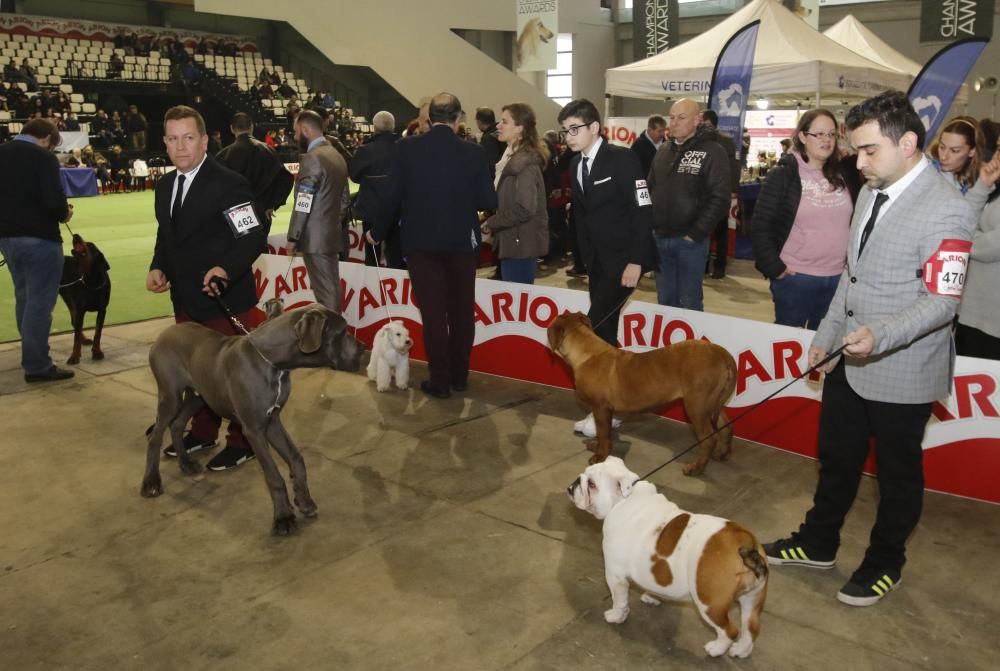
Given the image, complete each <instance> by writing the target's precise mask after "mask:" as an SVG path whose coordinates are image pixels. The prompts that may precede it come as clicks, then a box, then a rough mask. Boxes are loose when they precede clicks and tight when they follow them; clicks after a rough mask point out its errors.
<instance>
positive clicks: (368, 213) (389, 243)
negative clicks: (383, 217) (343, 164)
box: [350, 110, 403, 268]
mask: <svg viewBox="0 0 1000 671" xmlns="http://www.w3.org/2000/svg"><path fill="white" fill-rule="evenodd" d="M372 125H373V126H374V127H375V135H374V136H372V139H371V140H369V141H368V142H367V143H366V144H364V145H362V146H361V147H358V151H357V152H355V154H354V159H353V160H352V161H351V163H350V172H351V179H352V180H354V182H356V183H357V184H358V185H359V187H360V188H359V189H358V199H357V201H356V202H355V204H354V214H355V215H356V216H357V217H358V218H359V219H360V220H361V226H362V229H363V230H364V232H365V233H367V232H368V231H370V230H371V229H372V226H373V225H374V223H375V218H376V217H377V216H378V208H379V202H380V201H381V196H380V189H382V187H383V186H384V185H385V180H386V177H387V176H388V175H389V171H390V169H391V168H392V158H393V156H394V155H395V153H396V141H397V140H398V139H399V136H398V135H396V133H395V130H396V118H395V117H394V116H393V115H392V113H391V112H386V111H384V110H383V111H381V112H376V113H375V116H373V117H372ZM387 235H388V238H387V239H386V242H385V244H384V245H382V247H383V249H382V250H381V251H382V252H383V253H384V254H385V256H386V257H387V258H386V262H387V265H388V266H389V267H390V268H401V267H402V260H403V259H402V255H401V254H400V253H399V227H398V226H394V227H393V229H392V231H391V232H389V233H387ZM375 252H376V249H375V248H374V247H372V246H371V245H365V265H369V266H374V265H375V262H376V259H375ZM390 256H391V257H392V258H391V259H390V258H388V257H390Z"/></svg>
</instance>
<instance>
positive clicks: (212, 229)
mask: <svg viewBox="0 0 1000 671" xmlns="http://www.w3.org/2000/svg"><path fill="white" fill-rule="evenodd" d="M163 128H164V137H163V142H164V144H165V145H166V147H167V154H168V155H169V156H170V160H171V161H172V162H173V164H174V166H175V167H176V168H177V169H176V170H175V171H174V172H171V173H169V174H168V175H167V176H165V177H164V178H162V179H161V180H160V181H159V182H157V184H156V200H155V212H156V222H157V229H156V247H155V249H154V251H153V260H152V262H151V263H150V264H149V274H148V275H147V276H146V288H147V289H148V290H149V291H152V292H153V293H163V292H165V291H168V290H169V291H170V301H171V302H172V303H173V307H174V320H175V321H177V322H178V323H180V322H188V321H196V322H198V323H200V324H202V325H203V326H207V327H208V328H210V329H212V330H213V331H218V332H219V333H223V334H225V335H239V333H238V332H237V331H236V329H235V328H234V326H233V324H231V323H230V322H229V320H228V319H227V318H226V316H225V314H224V313H223V312H222V309H221V307H220V306H219V305H218V304H217V303H216V301H215V299H214V298H213V295H214V291H215V290H214V288H213V284H212V280H213V278H219V279H221V280H223V281H225V283H226V287H227V288H226V290H225V293H224V294H223V295H224V297H225V298H224V300H225V301H226V304H227V305H228V306H229V307H230V309H231V310H232V311H233V312H234V313H236V316H237V317H238V318H239V320H240V321H241V322H242V323H244V324H246V323H247V322H248V319H249V312H250V309H251V308H252V307H254V306H255V305H256V304H257V291H256V286H255V284H254V276H253V271H252V270H253V269H252V266H253V262H254V261H255V260H256V258H257V256H258V255H259V254H260V251H261V249H263V247H264V225H263V223H262V222H261V221H260V219H259V218H258V216H257V214H256V212H255V210H254V207H253V191H251V189H250V184H249V183H248V182H247V180H246V179H245V178H244V177H243V176H242V175H239V174H238V173H235V172H233V171H232V170H230V169H229V168H226V167H224V166H222V165H220V164H219V162H218V161H216V160H215V159H214V158H212V157H211V156H209V155H208V154H207V150H208V133H207V132H206V131H205V120H204V119H203V118H202V117H201V115H200V114H199V113H198V112H197V111H196V110H194V109H192V108H190V107H186V106H184V105H178V106H176V107H172V108H170V109H169V110H167V113H166V115H165V116H164V123H163ZM220 424H221V420H220V419H219V416H218V415H216V414H215V413H214V412H212V411H211V410H210V409H209V408H207V407H205V408H202V409H201V410H200V411H199V412H198V414H196V415H195V416H194V418H193V419H192V423H191V431H190V432H189V433H188V434H187V435H185V436H184V443H185V445H186V446H187V449H188V453H191V452H192V451H195V452H197V451H199V450H202V449H205V448H208V447H212V446H214V445H215V440H216V437H217V436H218V432H219V426H220ZM164 454H166V455H167V456H175V452H174V451H173V446H170V447H167V448H166V450H164ZM252 458H253V451H252V450H251V449H250V445H249V443H247V440H246V438H245V437H244V436H243V432H242V431H241V429H240V427H239V425H238V424H235V423H233V422H230V423H229V433H228V435H227V436H226V448H225V449H224V450H222V451H221V452H219V454H217V455H215V457H213V458H212V460H211V461H209V462H208V468H209V469H211V470H215V471H221V470H226V469H229V468H234V467H235V466H238V465H240V464H242V463H243V462H245V461H247V460H249V459H252Z"/></svg>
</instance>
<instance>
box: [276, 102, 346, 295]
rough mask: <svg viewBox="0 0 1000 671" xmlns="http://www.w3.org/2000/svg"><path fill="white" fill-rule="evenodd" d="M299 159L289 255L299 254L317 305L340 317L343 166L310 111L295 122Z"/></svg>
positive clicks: (339, 155)
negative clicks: (301, 152) (303, 262)
mask: <svg viewBox="0 0 1000 671" xmlns="http://www.w3.org/2000/svg"><path fill="white" fill-rule="evenodd" d="M295 140H296V141H297V142H298V143H299V146H300V147H301V148H302V149H303V151H305V152H306V153H305V154H303V155H302V157H301V158H300V159H299V176H298V179H297V180H296V183H295V206H294V209H293V210H292V219H291V221H290V222H289V224H288V253H289V254H294V253H295V252H296V251H299V252H302V257H303V260H304V261H305V264H306V271H307V272H308V273H309V286H310V288H311V289H312V290H313V293H314V294H315V295H316V302H317V303H320V304H322V305H325V306H326V307H328V308H330V309H331V310H333V311H334V312H336V313H337V314H340V309H341V296H340V250H341V249H342V248H343V235H342V232H341V227H340V214H341V212H340V205H341V202H342V199H343V196H344V189H345V188H347V161H345V160H344V157H343V156H341V154H340V152H338V151H337V150H336V149H334V148H333V145H331V144H330V143H329V142H327V140H326V138H325V137H324V136H323V119H322V118H321V117H320V115H319V114H317V113H316V112H313V111H312V110H303V111H302V112H299V115H298V116H297V117H296V118H295Z"/></svg>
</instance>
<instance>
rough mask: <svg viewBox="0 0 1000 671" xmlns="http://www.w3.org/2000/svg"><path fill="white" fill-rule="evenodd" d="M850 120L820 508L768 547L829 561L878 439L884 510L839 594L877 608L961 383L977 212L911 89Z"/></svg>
mask: <svg viewBox="0 0 1000 671" xmlns="http://www.w3.org/2000/svg"><path fill="white" fill-rule="evenodd" d="M846 122H847V128H848V131H849V133H850V141H851V144H852V145H853V146H854V148H855V149H856V150H857V151H858V159H857V160H858V164H857V165H858V169H859V170H861V171H862V173H863V174H864V177H865V180H866V182H867V186H866V188H865V189H863V190H862V192H861V195H860V196H859V198H858V202H857V207H856V209H855V211H854V221H853V222H852V225H851V239H850V243H849V245H848V250H847V267H846V269H845V271H844V273H843V274H842V275H841V277H840V284H839V285H838V286H837V292H836V294H835V295H834V298H833V302H832V303H831V304H830V309H829V311H828V312H827V314H826V317H825V318H824V319H823V321H822V322H820V325H819V329H818V330H817V332H816V336H815V338H814V339H813V342H812V346H811V347H810V348H809V364H810V366H812V365H816V364H818V363H819V362H821V361H822V360H823V359H825V358H826V356H827V354H828V353H829V352H832V351H833V350H835V349H836V348H838V347H840V346H841V345H844V353H845V354H846V356H845V357H841V358H839V359H836V360H834V361H833V362H831V363H829V364H827V365H826V366H825V367H824V370H823V372H825V373H827V376H826V380H825V382H824V385H823V406H822V411H821V414H820V426H819V460H820V474H819V483H818V484H817V487H816V494H815V497H814V499H813V507H812V509H811V510H810V511H809V512H808V513H806V518H805V522H804V523H803V524H802V525H801V526H800V527H799V530H798V532H796V533H793V534H792V536H791V537H790V538H784V539H781V540H778V541H775V542H774V543H768V544H766V545H765V546H764V548H765V551H766V552H767V555H768V561H769V562H770V563H771V564H778V565H782V564H794V565H800V566H810V567H813V568H823V569H829V568H833V565H834V563H835V559H836V555H837V550H838V548H839V546H840V529H841V527H842V526H843V523H844V517H845V516H846V515H847V512H848V510H850V508H851V505H852V504H853V503H854V498H855V496H856V495H857V491H858V484H859V482H860V479H861V473H862V469H863V467H864V463H865V459H866V458H867V456H868V451H869V439H870V438H874V439H875V457H876V463H877V465H878V483H879V505H878V514H877V519H876V520H875V525H874V527H872V531H871V538H870V542H869V546H868V550H867V552H866V553H865V557H864V560H863V561H862V562H861V566H860V567H859V568H858V569H857V570H856V571H855V572H854V574H853V575H852V576H851V578H850V580H849V581H848V582H847V584H846V585H844V587H842V588H841V590H840V592H839V593H838V594H837V599H838V600H839V601H841V602H843V603H846V604H848V605H851V606H870V605H872V604H874V603H876V602H878V601H879V600H880V599H881V598H882V597H884V596H885V595H886V594H888V593H889V592H890V591H892V590H893V589H895V588H896V587H898V586H899V581H900V574H901V572H902V569H903V564H904V563H905V562H906V539H907V538H908V537H909V535H910V533H911V532H912V531H913V529H914V528H915V527H916V525H917V522H918V521H919V519H920V512H921V508H922V506H923V489H924V477H923V450H922V447H921V441H922V439H923V434H924V426H925V425H926V423H927V420H928V419H929V417H930V413H931V404H932V402H933V401H935V400H937V399H940V398H943V397H944V396H946V395H947V394H948V390H949V388H950V386H951V378H952V366H953V363H954V357H955V347H954V343H953V342H952V336H951V321H952V318H953V317H954V316H955V312H956V310H957V308H958V304H959V301H960V299H961V295H962V288H963V283H964V279H965V272H966V266H967V263H968V258H969V251H970V249H971V247H972V245H971V242H970V240H971V238H972V233H973V231H974V230H975V228H976V213H975V212H973V211H972V208H971V207H969V206H968V205H967V204H966V202H965V199H964V198H962V196H961V194H960V193H959V191H958V190H956V189H955V188H954V187H953V186H951V185H950V184H948V183H947V182H946V181H945V179H944V178H943V177H942V176H941V175H940V174H939V173H938V171H937V170H935V169H934V167H933V166H931V165H930V163H929V161H928V160H927V159H926V158H925V157H924V155H923V153H922V149H923V144H924V127H923V124H922V123H921V122H920V119H919V118H918V117H917V115H916V113H915V112H914V110H913V107H912V106H911V105H910V103H909V101H908V100H907V99H906V96H905V95H904V94H902V93H900V92H898V91H887V92H885V93H883V94H881V95H878V96H876V97H874V98H870V99H868V100H866V101H865V102H863V103H862V104H860V105H858V106H856V107H854V108H853V109H851V111H850V112H849V113H848V115H847V120H846Z"/></svg>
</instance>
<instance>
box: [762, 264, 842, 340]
mask: <svg viewBox="0 0 1000 671" xmlns="http://www.w3.org/2000/svg"><path fill="white" fill-rule="evenodd" d="M838 282H840V275H830V276H828V277H820V276H818V275H806V274H805V273H796V274H795V275H785V276H784V277H783V278H781V279H780V280H771V297H772V298H773V299H774V323H775V324H783V325H785V326H798V327H805V328H810V329H812V330H814V331H815V330H816V328H817V327H819V323H820V321H822V320H823V317H825V316H826V311H827V310H828V309H829V307H830V301H832V300H833V294H834V293H836V291H837V283H838Z"/></svg>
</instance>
